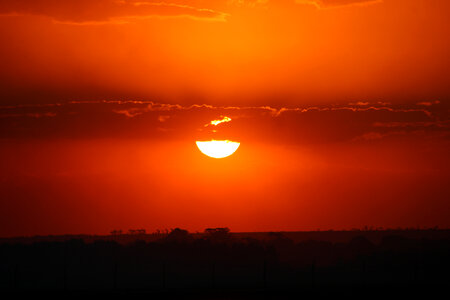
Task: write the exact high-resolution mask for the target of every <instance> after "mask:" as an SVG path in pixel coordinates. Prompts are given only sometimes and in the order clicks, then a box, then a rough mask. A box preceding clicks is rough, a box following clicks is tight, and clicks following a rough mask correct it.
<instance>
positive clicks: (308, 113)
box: [0, 101, 450, 144]
mask: <svg viewBox="0 0 450 300" xmlns="http://www.w3.org/2000/svg"><path fill="white" fill-rule="evenodd" d="M364 104H365V103H364ZM49 111H51V115H50V114H48V113H49ZM218 116H220V118H218ZM224 116H226V117H224ZM231 119H232V120H233V122H229V123H227V124H228V126H207V127H205V124H212V123H211V120H215V121H218V122H213V123H217V124H221V123H223V122H227V121H228V120H231ZM449 120H450V116H449V113H448V112H445V111H443V110H442V109H441V108H440V106H438V105H433V106H427V107H422V108H421V107H417V105H416V104H415V103H412V104H409V105H407V104H403V105H389V106H388V105H386V103H368V104H367V105H362V106H361V105H360V104H359V103H357V102H356V103H355V104H354V105H349V104H343V105H336V104H335V105H322V106H305V107H280V108H276V107H271V106H215V105H209V104H192V105H181V104H170V103H156V102H152V101H92V102H89V101H73V102H68V103H58V104H49V105H35V106H33V105H18V106H3V107H0V138H27V137H34V138H39V137H45V138H52V137H53V138H121V137H128V138H145V139H186V138H194V137H197V136H199V135H200V136H201V137H202V138H208V137H209V136H211V137H212V135H220V137H224V138H228V139H231V140H244V139H247V140H249V139H251V140H260V141H266V140H269V141H271V142H273V143H277V144H278V143H279V144H311V143H312V144H314V143H335V142H346V141H353V142H354V141H356V142H364V141H369V140H370V141H375V140H376V141H382V140H383V139H387V138H391V139H392V138H408V137H410V138H417V137H418V135H417V132H422V133H423V134H421V135H420V136H429V137H432V136H438V135H440V136H450V135H449V134H448V133H449V132H450V123H449V122H450V121H449ZM220 121H222V122H220ZM219 122H220V123H219ZM162 124H164V127H161V126H162ZM211 128H214V130H211ZM400 133H401V134H400Z"/></svg>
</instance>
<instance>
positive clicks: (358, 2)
mask: <svg viewBox="0 0 450 300" xmlns="http://www.w3.org/2000/svg"><path fill="white" fill-rule="evenodd" d="M382 2H383V0H295V3H297V4H307V5H314V6H315V7H317V8H319V9H326V8H334V7H341V6H367V5H372V4H378V3H382Z"/></svg>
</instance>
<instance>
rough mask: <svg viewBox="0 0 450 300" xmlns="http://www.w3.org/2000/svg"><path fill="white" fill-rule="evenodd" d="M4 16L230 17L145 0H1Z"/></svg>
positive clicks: (99, 19) (82, 19)
mask: <svg viewBox="0 0 450 300" xmlns="http://www.w3.org/2000/svg"><path fill="white" fill-rule="evenodd" d="M0 15H10V16H22V15H35V16H45V17H49V18H51V19H52V20H54V21H56V22H59V23H67V24H103V23H116V24H120V23H127V22H129V21H130V20H136V19H145V18H150V17H159V18H167V17H187V18H192V19H197V20H208V21H225V20H226V18H227V17H228V14H226V13H223V12H219V11H215V10H212V9H209V8H203V7H194V6H189V5H185V4H180V3H170V2H157V1H145V0H144V1H139V0H0Z"/></svg>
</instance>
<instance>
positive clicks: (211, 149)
mask: <svg viewBox="0 0 450 300" xmlns="http://www.w3.org/2000/svg"><path fill="white" fill-rule="evenodd" d="M195 143H196V144H197V147H198V149H199V150H200V151H201V152H202V153H203V154H205V155H207V156H209V157H213V158H224V157H227V156H230V155H231V154H233V153H234V152H236V150H237V149H238V148H239V145H240V144H241V143H238V142H232V141H229V140H222V141H217V140H210V141H196V142H195Z"/></svg>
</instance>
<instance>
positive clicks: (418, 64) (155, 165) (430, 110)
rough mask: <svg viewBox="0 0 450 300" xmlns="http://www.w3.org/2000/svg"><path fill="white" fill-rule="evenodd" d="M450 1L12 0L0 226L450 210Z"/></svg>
mask: <svg viewBox="0 0 450 300" xmlns="http://www.w3.org/2000/svg"><path fill="white" fill-rule="evenodd" d="M448 11H450V3H449V2H448V1H446V0H384V1H364V0H334V1H333V0H297V1H295V0H279V1H274V0H247V1H246V0H168V1H162V2H161V1H114V0H95V1H94V0H92V1H91V0H65V1H61V0H59V1H58V0H33V1H32V0H14V1H13V0H0V44H1V45H2V46H1V47H0V65H1V68H0V99H1V100H0V101H1V102H0V166H1V168H0V189H1V191H2V196H1V198H0V236H12V235H31V234H64V233H81V232H83V233H107V232H109V231H110V230H112V229H124V230H126V229H128V228H138V227H143V228H146V229H148V230H156V229H157V228H159V229H163V228H172V227H176V226H178V227H183V228H187V229H189V230H191V231H195V230H203V229H204V228H206V227H218V226H228V227H230V228H231V230H233V231H248V230H258V231H261V230H264V231H270V230H315V229H318V228H321V229H351V228H356V227H363V226H365V225H368V226H376V227H380V226H383V227H397V226H402V227H407V226H435V225H439V226H441V227H449V226H450V222H449V218H448V216H449V215H450V204H449V201H448V199H450V189H449V184H450V182H449V179H450V160H449V158H448V157H449V155H448V153H449V150H450V143H449V142H450V140H449V136H450V135H449V133H450V128H449V127H450V114H449V111H450V110H449V109H450V106H449V100H450V99H449V98H450V85H449V84H448V82H450V58H449V57H450V56H449V53H450V40H449V39H448V36H450V19H449V18H448ZM225 117H229V118H231V121H229V122H223V123H221V124H219V125H217V126H214V128H211V127H210V126H205V125H206V124H209V123H210V122H211V121H212V120H221V119H224V118H225ZM212 129H215V130H217V132H214V133H213V132H211V130H212ZM209 138H216V139H219V138H220V139H231V140H236V141H239V142H241V146H240V148H239V149H238V151H237V152H236V153H235V154H234V155H232V156H231V157H229V158H226V159H223V160H214V159H211V158H208V157H206V156H204V155H202V154H201V153H200V152H199V151H198V149H197V148H196V146H195V140H197V139H209Z"/></svg>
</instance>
